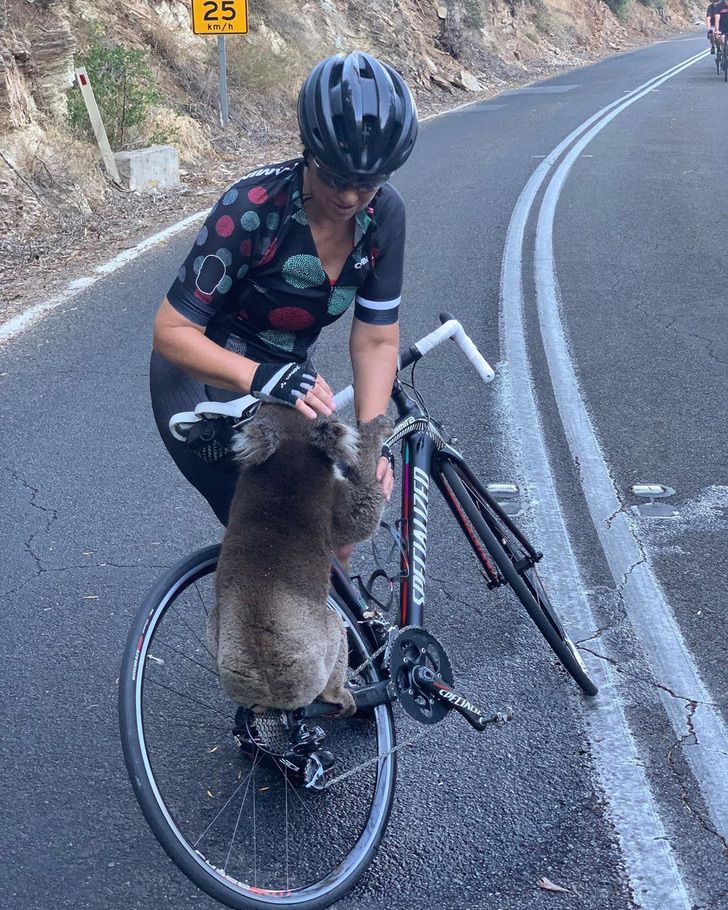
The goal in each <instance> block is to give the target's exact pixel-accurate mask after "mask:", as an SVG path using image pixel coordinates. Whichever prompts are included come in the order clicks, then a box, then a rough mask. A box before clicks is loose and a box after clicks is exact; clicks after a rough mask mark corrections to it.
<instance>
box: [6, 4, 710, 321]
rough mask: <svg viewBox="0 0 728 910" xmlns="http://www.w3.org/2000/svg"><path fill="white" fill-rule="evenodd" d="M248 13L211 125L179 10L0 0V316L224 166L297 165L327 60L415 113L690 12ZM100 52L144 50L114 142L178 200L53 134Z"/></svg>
mask: <svg viewBox="0 0 728 910" xmlns="http://www.w3.org/2000/svg"><path fill="white" fill-rule="evenodd" d="M249 5H250V10H249V12H250V26H251V29H250V33H249V34H248V35H246V36H233V37H230V38H228V39H227V57H228V83H229V92H230V112H231V117H230V123H229V124H228V125H227V127H226V128H223V127H222V126H221V125H220V121H219V112H218V74H217V73H218V70H217V49H216V42H215V40H214V39H210V38H202V37H196V36H193V35H192V32H191V29H190V25H189V9H188V7H189V2H188V0H0V26H2V29H1V30H0V90H1V89H2V84H3V77H5V84H6V97H5V98H3V96H2V92H1V91H0V285H2V290H3V294H2V295H0V296H2V297H3V298H4V301H3V307H0V319H2V318H3V315H4V314H5V315H7V313H9V312H12V311H17V310H18V309H20V308H22V307H23V306H25V305H27V304H28V303H30V302H33V300H34V299H36V298H38V297H40V296H42V295H47V294H50V293H52V291H53V290H54V289H57V288H58V287H60V286H62V285H64V284H65V283H67V281H68V280H69V279H70V278H72V277H74V276H75V275H76V274H78V273H79V272H81V273H83V271H84V269H85V268H86V265H87V262H93V261H94V260H96V261H100V260H102V259H104V258H108V257H109V255H110V254H113V252H114V251H118V250H119V249H122V248H124V247H125V246H130V245H132V244H133V243H135V242H138V240H140V239H143V238H144V237H145V236H147V235H148V234H149V233H151V232H152V231H153V230H157V229H160V228H161V227H163V226H164V225H165V224H167V223H172V222H174V221H176V220H178V219H179V218H180V217H182V216H183V215H184V214H187V213H189V212H191V211H197V210H199V209H202V208H204V207H205V206H206V205H208V204H209V203H211V202H212V201H214V199H215V198H216V197H217V195H218V194H219V191H220V189H221V188H222V187H224V186H225V185H226V184H227V183H228V182H230V181H232V180H233V179H234V178H235V176H236V174H237V173H239V171H240V169H241V168H244V167H248V166H252V165H254V164H256V163H259V162H262V161H266V160H275V159H277V158H282V157H286V156H288V155H291V154H297V152H298V147H299V142H298V137H297V133H296V128H295V114H294V109H295V98H296V94H297V90H298V86H299V85H300V83H301V80H302V78H303V76H304V75H305V73H306V72H307V71H308V70H309V69H310V66H311V63H312V62H313V61H315V60H317V59H321V58H322V57H323V56H326V55H327V54H330V53H333V52H335V51H337V50H345V51H346V50H349V49H352V48H355V47H358V48H362V49H365V50H371V51H372V52H374V53H376V54H378V55H379V56H381V57H383V58H384V59H386V60H388V61H389V62H391V63H393V64H394V65H395V66H397V67H398V68H399V69H400V71H401V72H403V74H404V75H405V77H406V78H407V80H408V82H409V83H410V84H411V85H412V87H413V89H414V90H415V92H416V95H417V98H418V104H419V107H420V110H421V111H422V112H423V113H428V112H431V111H434V110H438V109H443V108H445V107H448V106H451V105H453V104H458V103H462V101H464V100H470V99H473V100H474V99H475V98H477V97H487V96H489V95H492V94H494V93H495V92H497V91H500V90H501V89H503V88H505V87H508V86H511V85H516V84H519V83H523V82H527V81H532V80H534V79H537V78H540V77H542V76H544V75H547V74H549V73H553V72H556V71H559V70H563V69H565V68H567V67H568V66H570V65H574V64H578V63H584V62H588V61H589V60H592V59H594V58H596V57H598V56H603V55H604V54H606V53H610V52H613V51H614V50H617V49H621V48H623V47H626V46H628V45H629V44H630V43H635V42H637V41H640V40H646V38H647V36H649V35H654V34H657V33H658V32H659V30H660V29H662V32H663V33H664V32H665V31H666V30H672V31H676V30H677V29H678V28H680V27H685V26H686V25H687V24H692V22H693V21H694V18H695V16H696V15H697V16H699V14H700V12H701V11H700V10H697V8H695V9H694V8H693V6H692V4H687V5H686V3H684V2H683V0H665V5H664V6H663V7H661V10H662V16H660V15H657V14H656V13H655V12H654V11H651V10H648V9H647V8H646V7H645V6H644V5H642V4H641V3H638V2H636V0H635V2H634V3H632V6H631V7H630V8H629V10H626V11H624V13H623V18H622V19H621V20H620V19H619V18H617V17H615V16H614V15H613V14H612V13H611V12H610V10H609V8H608V7H607V5H606V4H605V2H604V0H437V2H435V0H427V2H423V0H396V2H395V0H367V2H366V3H364V0H309V2H305V3H302V2H300V0H250V4H249ZM688 8H689V12H686V10H688ZM663 20H665V21H663ZM99 43H101V44H102V45H103V46H106V47H108V48H114V47H128V48H137V49H142V50H144V51H146V53H147V59H148V61H149V64H150V66H151V68H152V71H153V73H154V77H155V81H156V85H157V88H158V91H159V94H160V96H161V98H162V100H161V102H160V103H159V104H155V105H154V106H153V107H150V110H149V112H148V116H147V117H146V119H145V121H144V122H143V123H142V124H140V125H139V126H138V127H136V128H134V129H133V130H131V131H129V132H128V134H127V133H126V132H125V144H126V145H128V146H132V147H134V146H136V147H140V146H144V145H148V144H150V143H153V142H157V141H159V138H160V137H163V138H166V140H167V141H169V142H170V143H171V144H173V145H175V147H177V148H178V150H179V153H180V158H181V162H182V178H183V183H182V186H181V188H180V189H178V190H175V191H174V192H169V193H164V194H162V193H160V194H158V195H156V196H153V197H151V198H149V197H140V196H138V195H136V194H131V193H129V192H126V191H124V189H123V188H120V187H116V186H114V185H113V184H112V183H111V182H110V181H109V180H108V179H107V178H106V176H105V174H104V172H103V170H102V167H101V163H100V160H99V155H98V150H97V148H96V145H95V143H94V142H93V140H89V139H88V138H85V137H83V136H81V135H80V134H78V132H76V133H74V132H72V131H71V130H70V129H69V127H68V124H67V122H66V114H65V103H66V100H65V99H66V97H67V92H68V91H69V90H70V91H76V89H73V88H70V85H71V82H72V75H73V74H72V66H73V64H74V62H75V63H76V64H78V61H80V60H82V59H83V56H84V54H85V53H86V52H87V51H89V49H91V48H92V47H93V46H94V44H96V45H98V44H99ZM54 55H55V56H54ZM3 68H4V69H3ZM474 79H477V82H475V87H476V90H474V91H472V92H471V93H470V94H468V93H466V92H465V91H464V90H463V87H464V85H465V84H468V85H469V86H470V87H471V88H473V85H472V82H471V80H474ZM478 86H480V88H479V89H478V88H477V87H478ZM79 241H83V245H82V246H81V244H80V243H79ZM31 288H32V291H30V290H29V289H31Z"/></svg>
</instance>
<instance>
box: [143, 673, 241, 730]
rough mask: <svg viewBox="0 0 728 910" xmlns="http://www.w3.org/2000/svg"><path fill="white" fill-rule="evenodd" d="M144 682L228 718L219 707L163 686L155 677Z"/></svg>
mask: <svg viewBox="0 0 728 910" xmlns="http://www.w3.org/2000/svg"><path fill="white" fill-rule="evenodd" d="M146 682H148V683H151V684H152V685H154V686H157V687H158V688H159V689H164V690H165V691H167V692H171V693H172V694H173V695H177V696H178V697H179V698H181V699H183V700H185V701H189V702H192V703H193V704H196V705H201V706H202V707H203V708H207V709H209V710H210V711H214V712H215V714H219V715H220V716H221V717H225V718H227V719H228V720H229V719H230V718H229V716H228V715H227V714H225V712H224V711H220V709H219V708H214V707H213V706H212V705H210V704H207V702H204V701H200V700H199V698H193V697H192V696H191V695H185V694H184V693H182V692H178V691H177V690H176V689H173V688H172V687H171V686H165V684H164V683H161V682H159V681H158V680H156V679H147V680H146Z"/></svg>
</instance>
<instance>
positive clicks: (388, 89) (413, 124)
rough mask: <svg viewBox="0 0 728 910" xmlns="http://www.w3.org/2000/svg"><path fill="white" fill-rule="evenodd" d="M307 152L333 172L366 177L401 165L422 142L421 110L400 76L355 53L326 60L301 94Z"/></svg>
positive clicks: (300, 121)
mask: <svg viewBox="0 0 728 910" xmlns="http://www.w3.org/2000/svg"><path fill="white" fill-rule="evenodd" d="M298 125H299V128H300V130H301V139H302V140H303V145H304V148H305V149H307V150H308V151H309V152H311V154H312V155H313V156H314V158H316V160H317V161H320V162H321V164H323V165H324V166H325V167H327V168H329V170H331V171H332V172H333V173H335V174H340V175H342V176H345V177H352V178H360V179H361V178H366V177H377V176H379V175H380V174H391V173H392V171H395V170H397V168H398V167H401V166H402V165H403V164H404V163H405V161H406V160H407V158H409V155H410V152H411V151H412V149H413V148H414V144H415V139H416V138H417V108H416V106H415V102H414V100H413V98H412V95H411V94H410V91H409V89H408V88H407V86H406V84H405V82H404V79H402V77H401V76H400V75H399V73H398V72H397V71H396V70H394V69H393V68H392V67H391V66H388V65H387V64H386V63H382V62H381V61H380V60H377V58H376V57H372V56H371V55H370V54H365V53H363V52H361V51H354V52H353V53H351V54H348V55H347V56H346V57H344V56H343V55H342V54H335V55H334V56H333V57H328V58H327V59H326V60H322V61H321V63H319V64H318V65H317V66H315V67H314V69H313V70H312V71H311V73H310V75H309V76H308V78H307V79H306V81H305V82H304V83H303V86H302V87H301V91H300V94H299V96H298Z"/></svg>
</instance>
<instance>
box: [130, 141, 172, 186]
mask: <svg viewBox="0 0 728 910" xmlns="http://www.w3.org/2000/svg"><path fill="white" fill-rule="evenodd" d="M114 160H115V161H116V166H117V167H118V169H119V174H120V175H121V177H122V179H123V180H127V181H128V182H129V189H130V190H135V191H137V192H141V193H150V192H154V191H155V190H163V189H167V188H168V187H172V186H179V155H178V154H177V149H176V148H173V147H172V146H171V145H153V146H151V148H147V149H135V150H134V151H131V152H114Z"/></svg>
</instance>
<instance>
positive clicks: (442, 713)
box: [119, 314, 597, 910]
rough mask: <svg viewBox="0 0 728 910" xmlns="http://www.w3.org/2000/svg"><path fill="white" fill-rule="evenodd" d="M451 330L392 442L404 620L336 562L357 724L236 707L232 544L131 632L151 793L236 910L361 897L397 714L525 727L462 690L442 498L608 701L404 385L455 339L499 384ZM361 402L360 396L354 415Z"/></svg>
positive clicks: (197, 557) (498, 581)
mask: <svg viewBox="0 0 728 910" xmlns="http://www.w3.org/2000/svg"><path fill="white" fill-rule="evenodd" d="M440 318H441V322H442V325H441V326H440V327H439V328H437V329H436V330H434V331H433V332H431V333H430V334H428V335H427V336H425V337H424V338H423V339H421V340H420V341H418V342H417V344H415V345H413V346H412V347H411V348H410V349H409V350H408V351H407V352H405V353H404V354H403V355H402V356H401V358H400V366H399V372H398V377H397V380H396V381H395V383H394V387H393V390H392V401H393V403H394V406H395V408H396V410H397V413H398V415H399V420H398V422H397V423H396V425H395V427H394V430H393V432H392V434H391V436H390V437H389V439H388V440H387V445H389V446H390V448H392V447H396V446H397V445H399V446H400V449H401V474H402V477H401V484H402V497H401V517H400V519H399V521H398V522H397V527H396V530H393V531H392V537H393V541H394V544H393V546H394V548H395V550H396V552H397V553H398V562H399V569H398V571H397V573H396V575H395V577H394V579H390V580H391V581H392V582H393V583H394V581H396V582H398V583H399V609H398V615H397V616H396V618H388V617H387V616H386V614H385V613H384V612H383V611H382V610H381V609H380V608H379V605H378V602H377V600H378V599H377V598H375V596H374V595H373V594H372V595H371V596H369V594H370V592H371V588H370V587H369V586H367V585H364V586H363V588H357V587H356V586H355V584H354V582H353V581H352V579H351V578H350V577H349V576H348V575H347V573H346V572H345V571H344V569H343V567H342V566H341V565H340V564H339V563H338V562H336V560H334V561H333V566H332V574H331V591H330V595H329V598H328V607H329V608H330V609H331V610H335V611H336V612H337V613H338V614H339V615H340V617H341V619H342V620H343V622H344V625H345V628H346V630H347V635H348V640H349V667H350V670H349V675H350V679H349V682H348V685H349V686H350V688H351V689H352V691H353V693H354V698H355V701H356V704H357V712H356V713H355V714H354V715H353V716H352V717H349V718H346V719H344V718H339V717H336V716H332V715H331V712H332V706H331V705H330V704H328V705H327V704H325V703H323V702H315V703H314V704H312V705H310V706H308V707H306V708H304V709H300V710H298V711H278V712H275V711H268V712H266V713H265V714H259V715H253V714H252V713H251V712H249V711H248V710H247V709H246V708H244V707H241V706H238V705H235V704H233V703H232V702H230V701H228V700H227V699H226V698H225V696H224V695H223V693H222V690H221V687H220V684H219V680H218V678H217V671H216V665H215V662H214V660H213V659H212V657H211V656H210V654H209V652H208V650H207V647H206V643H205V641H206V639H205V627H206V622H207V616H208V614H209V611H210V608H211V606H212V603H213V597H214V589H213V579H214V572H215V566H216V562H217V558H218V554H219V549H220V548H219V546H210V547H207V548H205V549H203V550H200V551H198V552H196V553H193V554H192V555H191V556H190V557H189V558H187V559H185V560H183V561H182V562H180V563H178V564H177V565H175V566H174V567H172V568H171V569H169V571H168V572H167V573H166V574H165V575H164V576H163V577H162V578H160V579H159V581H158V583H157V584H156V585H155V586H154V588H153V589H152V590H151V591H150V593H149V594H148V596H147V598H146V600H145V601H144V603H143V605H142V607H141V609H140V611H139V613H138V615H137V617H136V620H135V622H134V624H133V627H132V629H131V631H130V633H129V638H128V642H127V645H126V650H125V653H124V658H123V665H122V669H121V675H120V681H119V686H120V702H119V715H120V730H121V740H122V745H123V750H124V758H125V760H126V764H127V768H128V771H129V775H130V778H131V782H132V785H133V788H134V792H135V794H136V797H137V800H138V801H139V804H140V806H141V808H142V811H143V813H144V815H145V817H146V820H147V822H148V823H149V825H150V827H151V829H152V831H153V832H154V834H155V835H156V837H157V838H158V840H159V841H160V843H161V845H162V846H163V847H164V849H165V850H166V852H167V853H168V855H169V856H170V858H171V859H172V860H173V862H174V863H175V864H176V865H177V866H178V867H179V868H180V869H181V870H182V871H183V872H184V873H185V875H187V876H188V877H189V878H190V879H191V880H192V881H193V882H194V883H195V884H196V885H198V886H199V887H200V888H202V889H203V890H204V891H206V892H207V893H208V894H209V895H211V896H212V897H214V898H216V899H217V900H219V901H221V902H222V903H224V904H226V905H227V906H229V907H233V908H244V910H260V908H265V907H268V908H269V907H295V908H298V910H301V908H304V910H320V908H323V907H327V906H329V905H330V904H332V903H333V902H335V901H336V900H338V899H339V898H340V897H342V896H343V895H344V894H345V893H346V892H348V891H349V890H350V889H351V888H352V887H353V886H354V884H355V883H356V881H357V880H358V879H359V878H360V877H361V875H362V874H363V873H364V871H365V870H366V868H367V866H368V865H369V863H370V862H371V860H372V859H373V857H374V854H375V852H376V850H377V848H378V846H379V844H380V841H381V839H382V836H383V834H384V831H385V828H386V826H387V822H388V819H389V816H390V812H391V809H392V800H393V795H394V787H395V777H396V764H397V752H398V750H399V749H401V748H402V747H403V745H405V743H399V744H397V742H396V738H395V726H394V712H393V708H394V706H395V705H398V706H399V710H400V711H401V712H402V713H403V715H406V716H408V717H409V718H412V719H413V720H414V721H415V722H417V723H418V724H421V725H423V728H422V729H423V730H424V731H425V732H426V730H427V728H430V727H431V725H433V724H437V723H439V722H440V721H442V720H443V719H444V718H445V717H446V716H447V715H448V714H449V713H450V712H451V711H456V712H458V713H459V714H461V715H462V716H463V717H464V718H465V720H466V721H467V722H468V723H469V724H470V725H471V727H472V728H473V729H474V730H476V731H479V732H482V731H484V730H486V729H488V728H489V726H490V725H492V724H498V723H501V722H503V721H504V720H506V719H508V717H509V714H510V712H509V711H508V710H506V711H505V712H492V711H491V712H486V711H484V710H483V709H482V708H480V707H478V706H477V705H476V704H474V703H473V701H472V700H471V699H470V698H468V697H467V695H465V694H464V693H462V692H460V691H459V690H458V689H457V688H456V686H455V680H454V674H453V670H452V665H451V663H450V659H449V657H448V655H447V653H446V651H445V649H444V648H443V646H442V644H441V643H440V642H439V641H438V639H437V637H436V636H435V635H434V634H432V633H431V632H430V631H428V630H427V629H426V628H425V626H424V608H425V576H426V560H427V524H428V508H429V497H430V494H431V493H432V492H433V488H436V489H437V490H439V492H440V493H441V494H442V496H443V498H444V500H445V502H446V503H447V505H448V507H449V509H450V511H451V512H452V514H453V516H454V517H455V519H456V521H457V524H458V525H459V527H460V529H461V530H462V531H463V533H464V535H465V538H466V539H467V541H468V543H469V545H470V548H471V549H472V552H473V553H474V556H475V560H476V562H477V565H478V567H479V569H480V573H481V574H482V578H483V583H484V587H485V588H486V589H492V588H497V587H501V586H508V587H509V588H510V589H511V590H512V592H513V594H514V595H515V597H516V598H517V601H519V602H520V604H522V605H523V607H525V609H526V611H527V613H528V615H529V616H530V617H531V619H532V620H533V621H534V623H535V624H536V626H537V628H538V630H539V631H540V632H541V634H542V635H543V636H544V638H545V639H546V641H547V642H548V644H549V645H550V646H551V648H552V649H553V651H554V653H555V654H556V656H557V657H558V659H559V661H560V662H561V664H562V665H563V667H564V668H565V669H566V670H567V671H568V673H569V674H570V675H571V676H572V677H573V679H574V680H575V681H576V683H577V684H578V685H579V686H580V687H581V689H582V690H583V692H584V693H586V694H587V695H590V696H591V695H595V694H596V692H597V687H596V686H595V685H594V683H593V681H592V679H591V678H590V676H589V671H588V669H587V667H586V666H585V664H584V662H583V660H582V658H581V655H580V654H579V651H578V650H577V648H576V646H575V645H574V643H573V642H572V641H571V640H570V638H569V637H568V635H567V634H566V632H565V630H564V627H563V625H562V624H561V622H560V621H559V619H558V617H557V614H556V611H555V609H554V607H553V605H552V604H551V603H550V601H549V599H548V596H547V594H546V590H545V587H544V585H543V584H542V581H541V578H540V575H539V573H538V564H539V563H540V561H541V558H542V554H541V553H540V552H538V551H537V550H536V549H535V548H534V547H533V546H532V545H531V544H530V543H529V541H528V540H527V539H526V537H525V535H524V534H523V532H522V531H521V530H520V529H519V528H518V527H517V526H516V525H515V524H514V522H513V520H512V519H511V518H510V517H509V516H508V515H507V514H506V513H505V512H504V510H503V509H502V508H501V506H500V505H499V504H498V502H497V501H496V500H495V499H494V498H493V497H492V496H491V495H490V494H489V492H488V490H487V489H486V487H485V486H484V485H483V484H482V483H481V482H480V481H479V480H478V478H477V477H476V476H475V474H474V472H473V471H472V470H471V469H470V467H469V466H468V465H467V463H466V461H465V460H464V458H463V456H462V455H461V454H460V453H459V452H458V451H457V450H456V449H455V448H454V447H453V444H452V442H453V440H452V439H451V437H450V435H449V433H448V430H447V429H446V428H445V427H444V426H443V425H442V424H441V423H439V422H437V421H435V420H434V419H433V418H432V417H431V416H430V413H429V410H428V407H427V405H426V404H425V402H424V400H423V398H422V396H421V394H420V393H419V391H418V390H417V389H416V388H415V385H414V376H412V378H411V380H410V383H409V384H407V383H406V382H405V381H403V379H402V378H401V377H402V371H403V370H404V369H405V368H407V367H408V366H412V368H413V373H414V364H415V363H416V362H417V361H418V360H419V359H420V358H421V357H422V356H424V355H425V354H427V353H428V352H429V351H431V350H433V349H434V348H435V347H436V346H437V345H439V344H441V343H442V342H443V341H445V340H446V339H452V340H454V341H455V343H456V344H457V345H458V346H459V348H460V349H461V350H462V351H463V352H464V353H465V355H466V356H467V358H468V360H469V361H470V362H471V364H472V365H473V366H474V367H475V369H476V370H477V372H478V373H479V375H480V376H481V377H482V378H483V379H484V380H486V381H489V380H490V379H491V378H492V377H493V375H494V374H493V371H492V369H491V368H490V366H489V365H488V364H487V362H486V361H485V360H484V358H483V357H482V355H481V354H480V352H479V351H478V350H477V348H476V347H475V345H474V344H473V342H472V341H471V340H470V338H469V337H468V336H467V335H466V334H465V332H464V330H463V328H462V326H461V325H460V323H459V322H457V320H455V319H453V318H452V317H451V316H449V315H448V314H442V315H441V317H440ZM352 397H353V390H352V389H351V387H349V388H348V389H346V390H344V392H343V393H340V394H339V395H338V396H337V397H336V400H337V404H338V405H339V406H343V405H344V404H345V403H346V402H347V401H348V400H351V398H352ZM258 404H259V402H257V401H256V400H255V399H253V398H252V397H250V396H246V397H244V398H242V399H239V400H238V401H236V402H229V403H225V404H221V403H211V402H204V403H202V404H200V405H199V406H198V408H197V409H196V411H195V412H194V413H193V412H190V413H187V414H181V415H176V417H175V418H173V422H174V421H176V422H175V423H173V428H174V430H175V432H177V433H179V434H180V435H181V436H182V437H184V435H185V433H187V432H188V431H189V428H190V427H191V426H193V425H195V424H196V423H199V422H203V423H204V422H211V423H213V424H214V422H215V421H220V420H222V421H227V422H229V423H230V424H232V426H233V427H235V426H239V425H240V424H241V422H243V421H245V420H247V419H250V417H251V415H252V414H253V413H254V411H255V410H256V409H257V407H258ZM198 429H199V427H198ZM382 571H383V570H382V569H381V568H379V569H377V572H376V573H373V577H374V576H375V575H377V573H379V574H381V572H382ZM514 603H515V602H514ZM405 719H406V718H405V717H401V721H402V722H403V721H404V720H405ZM407 723H408V724H410V725H412V726H416V724H412V721H411V720H408V721H407ZM417 729H420V728H419V727H417ZM420 735H423V733H421V734H420Z"/></svg>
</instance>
